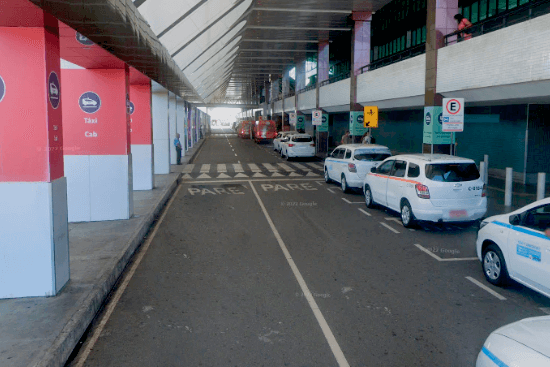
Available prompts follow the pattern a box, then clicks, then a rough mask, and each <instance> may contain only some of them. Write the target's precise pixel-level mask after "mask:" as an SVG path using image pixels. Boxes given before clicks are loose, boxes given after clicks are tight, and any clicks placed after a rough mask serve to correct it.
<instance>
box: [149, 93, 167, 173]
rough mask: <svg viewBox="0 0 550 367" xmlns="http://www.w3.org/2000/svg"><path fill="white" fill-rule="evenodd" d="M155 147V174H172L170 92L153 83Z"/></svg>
mask: <svg viewBox="0 0 550 367" xmlns="http://www.w3.org/2000/svg"><path fill="white" fill-rule="evenodd" d="M152 83H153V84H152V88H153V94H152V109H153V112H152V115H153V146H154V162H155V174H156V175H167V174H169V173H170V143H171V142H170V135H169V133H168V91H167V90H166V89H164V88H163V87H162V86H161V85H160V84H158V83H157V82H152Z"/></svg>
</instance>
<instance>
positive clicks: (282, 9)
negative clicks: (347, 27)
mask: <svg viewBox="0 0 550 367" xmlns="http://www.w3.org/2000/svg"><path fill="white" fill-rule="evenodd" d="M252 10H253V11H274V12H285V13H298V12H299V13H310V14H311V13H328V14H348V15H349V14H351V13H352V11H351V10H333V9H311V8H304V9H301V8H269V7H265V8H263V7H259V6H255V7H254V8H253V9H252Z"/></svg>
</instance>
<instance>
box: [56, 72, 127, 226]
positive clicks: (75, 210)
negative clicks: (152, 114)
mask: <svg viewBox="0 0 550 367" xmlns="http://www.w3.org/2000/svg"><path fill="white" fill-rule="evenodd" d="M61 78H62V83H63V90H62V92H61V98H62V102H63V120H64V121H65V122H66V123H65V126H64V129H63V145H64V146H66V147H72V146H78V147H80V149H79V150H78V151H72V150H69V151H67V152H65V156H64V160H65V162H64V163H65V175H66V177H67V195H68V206H69V222H89V221H103V220H119V219H129V218H130V217H131V216H132V215H133V202H134V200H133V172H132V156H131V153H130V151H131V147H130V114H129V110H128V108H127V106H128V105H129V103H130V99H129V95H130V82H129V68H128V66H127V65H124V68H123V69H63V70H62V71H61Z"/></svg>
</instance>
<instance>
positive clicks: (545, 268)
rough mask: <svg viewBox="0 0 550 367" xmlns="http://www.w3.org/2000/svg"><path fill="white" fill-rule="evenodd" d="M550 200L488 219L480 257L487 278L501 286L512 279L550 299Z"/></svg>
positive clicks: (481, 236)
mask: <svg viewBox="0 0 550 367" xmlns="http://www.w3.org/2000/svg"><path fill="white" fill-rule="evenodd" d="M548 228H550V198H546V199H543V200H539V201H536V202H534V203H532V204H529V205H527V206H525V207H523V208H521V209H518V210H516V211H513V212H512V213H509V214H503V215H496V216H493V217H489V218H486V219H484V220H483V221H482V222H481V224H480V230H479V232H478V235H477V241H476V249H477V256H478V258H479V260H480V261H481V264H482V269H483V274H484V275H485V278H486V279H487V280H488V281H489V282H490V283H492V284H495V285H501V284H504V283H506V281H507V280H508V279H509V278H512V279H514V280H515V281H517V282H519V283H521V284H523V285H525V286H527V287H529V288H531V289H534V290H535V291H537V292H540V293H542V294H544V295H545V296H546V297H550V238H548V237H547V236H546V235H545V230H546V229H548Z"/></svg>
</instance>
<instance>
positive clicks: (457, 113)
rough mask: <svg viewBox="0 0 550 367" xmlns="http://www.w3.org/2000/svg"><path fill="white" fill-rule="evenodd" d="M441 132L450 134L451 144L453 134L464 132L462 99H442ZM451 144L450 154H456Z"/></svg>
mask: <svg viewBox="0 0 550 367" xmlns="http://www.w3.org/2000/svg"><path fill="white" fill-rule="evenodd" d="M442 131H445V132H450V133H451V136H452V143H454V133H455V132H462V131H464V98H443V126H442ZM452 143H451V152H452V154H453V155H454V154H456V153H455V152H454V150H453V147H452Z"/></svg>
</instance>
